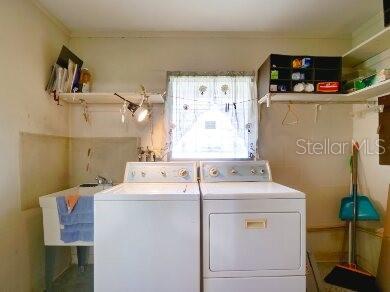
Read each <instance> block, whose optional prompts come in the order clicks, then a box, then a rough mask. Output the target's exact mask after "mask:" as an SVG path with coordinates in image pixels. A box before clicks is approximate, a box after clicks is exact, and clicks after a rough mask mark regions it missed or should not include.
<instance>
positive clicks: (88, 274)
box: [53, 263, 351, 292]
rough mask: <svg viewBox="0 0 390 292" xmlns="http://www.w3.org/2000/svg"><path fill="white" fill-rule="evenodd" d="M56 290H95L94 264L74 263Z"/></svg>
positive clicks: (332, 289) (324, 266)
mask: <svg viewBox="0 0 390 292" xmlns="http://www.w3.org/2000/svg"><path fill="white" fill-rule="evenodd" d="M334 266H335V263H318V269H319V271H320V273H321V276H322V278H324V277H325V276H326V275H327V274H328V273H329V272H330V271H331V270H332V269H333V267H334ZM322 288H323V290H324V291H323V292H349V291H351V290H347V289H343V288H340V287H337V286H333V285H330V284H327V283H325V282H324V281H323V283H322ZM53 291H55V292H93V265H89V266H87V268H86V270H85V272H79V270H78V268H77V266H76V265H72V266H71V267H70V268H69V269H68V270H67V271H66V272H65V273H63V274H62V275H61V276H60V277H59V278H58V279H56V280H55V282H54V284H53Z"/></svg>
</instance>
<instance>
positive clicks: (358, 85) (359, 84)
mask: <svg viewBox="0 0 390 292" xmlns="http://www.w3.org/2000/svg"><path fill="white" fill-rule="evenodd" d="M365 87H366V84H365V83H364V82H363V80H357V81H355V90H360V89H363V88H365Z"/></svg>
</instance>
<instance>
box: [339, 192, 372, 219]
mask: <svg viewBox="0 0 390 292" xmlns="http://www.w3.org/2000/svg"><path fill="white" fill-rule="evenodd" d="M356 200H357V204H356V205H357V214H356V215H357V218H356V220H357V221H378V220H379V214H378V212H377V211H376V210H375V208H374V206H373V205H372V203H371V201H370V199H369V198H368V197H366V196H363V195H361V194H359V195H357V198H356ZM339 217H340V219H341V220H343V221H352V220H353V196H352V195H351V196H349V197H346V198H343V199H342V200H341V205H340V213H339Z"/></svg>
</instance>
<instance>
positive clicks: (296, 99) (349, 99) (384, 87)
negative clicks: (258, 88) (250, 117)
mask: <svg viewBox="0 0 390 292" xmlns="http://www.w3.org/2000/svg"><path fill="white" fill-rule="evenodd" d="M386 94H390V79H389V80H386V81H383V82H380V83H377V84H374V85H372V86H370V87H366V88H364V89H361V90H358V91H355V92H352V93H348V94H333V93H298V92H297V93H295V92H294V93H281V92H280V93H279V92H270V93H268V94H266V95H264V96H263V97H262V98H260V100H259V103H260V104H262V103H267V104H268V105H269V102H293V103H370V102H374V101H371V99H374V98H377V97H380V96H383V95H386Z"/></svg>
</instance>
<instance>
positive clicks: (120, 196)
mask: <svg viewBox="0 0 390 292" xmlns="http://www.w3.org/2000/svg"><path fill="white" fill-rule="evenodd" d="M199 197H200V192H199V186H198V184H197V183H122V184H120V185H117V186H115V187H113V188H110V189H108V190H104V191H102V192H100V193H97V194H96V195H95V197H94V198H95V201H198V200H199Z"/></svg>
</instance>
